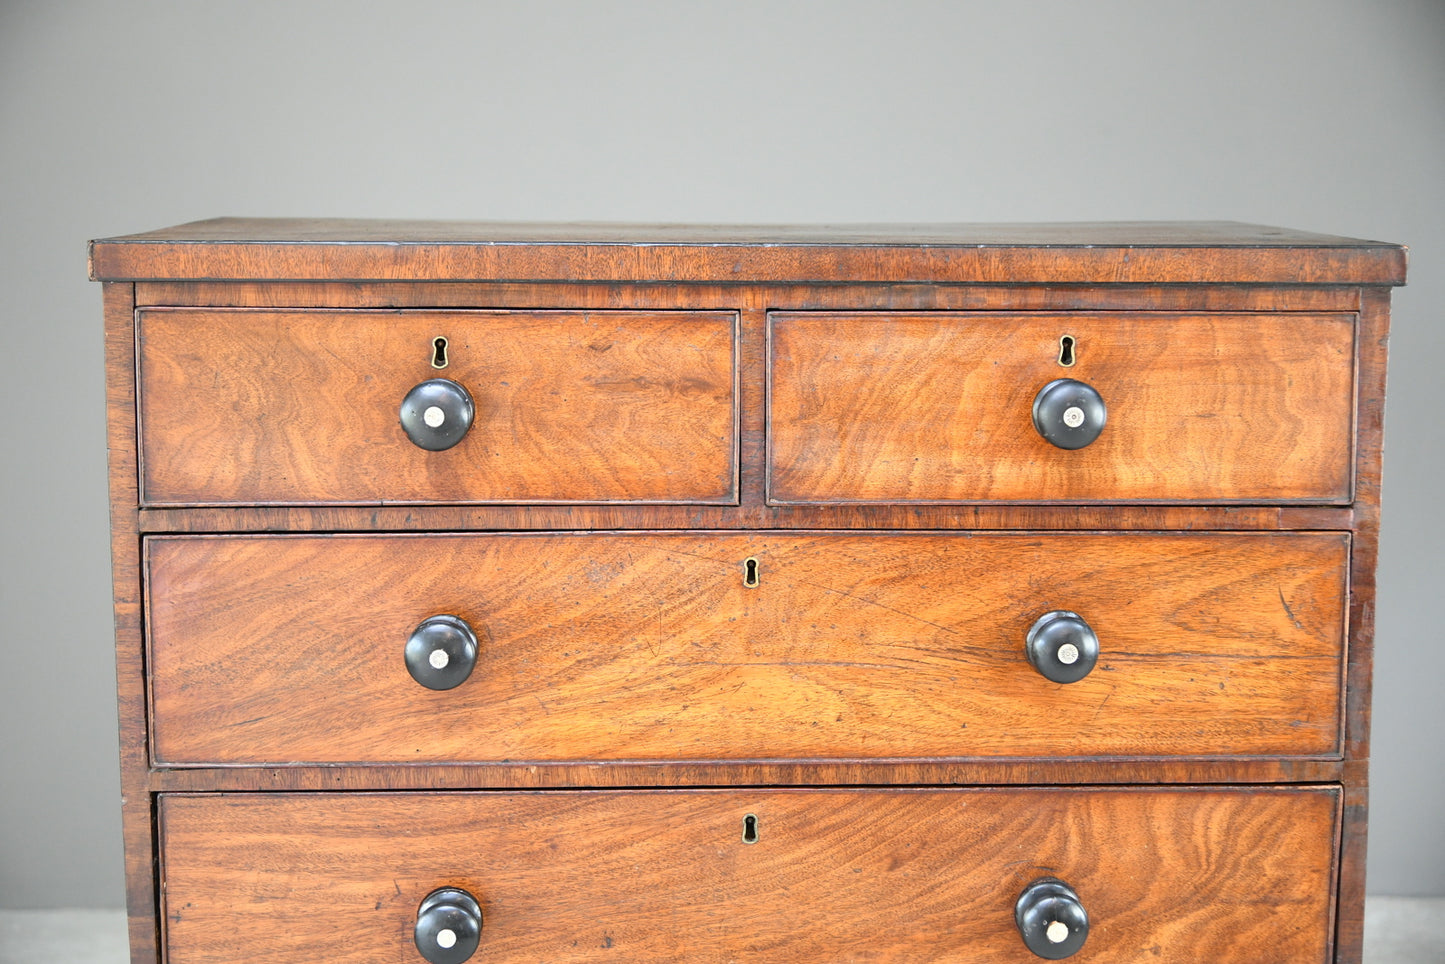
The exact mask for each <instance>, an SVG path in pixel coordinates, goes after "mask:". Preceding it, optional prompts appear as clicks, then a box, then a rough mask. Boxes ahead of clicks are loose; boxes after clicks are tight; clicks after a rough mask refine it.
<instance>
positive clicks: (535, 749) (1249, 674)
mask: <svg viewBox="0 0 1445 964" xmlns="http://www.w3.org/2000/svg"><path fill="white" fill-rule="evenodd" d="M748 560H752V561H753V566H754V568H752V569H751V570H750V567H749V565H748ZM1348 561H1349V537H1348V535H1347V534H1344V533H1192V534H1191V533H984V534H969V533H953V534H938V533H910V534H856V533H855V534H837V533H832V534H830V533H789V534H778V533H757V534H749V535H744V534H727V533H697V534H669V533H598V534H561V533H533V534H471V535H400V534H397V535H350V536H347V535H335V536H323V535H315V536H157V537H151V538H149V539H148V540H147V543H146V564H147V568H148V598H147V618H146V625H147V629H148V633H149V650H150V651H149V666H150V668H151V670H152V681H151V687H152V692H151V708H152V713H153V719H152V738H153V751H154V754H155V759H156V760H157V762H159V763H162V764H168V765H202V764H208V763H222V764H262V763H267V764H285V763H301V762H313V763H346V762H358V763H388V762H399V763H410V762H421V761H441V762H488V761H513V762H519V761H584V760H592V761H598V760H609V761H625V760H756V759H781V760H807V759H878V758H900V757H903V758H936V757H945V758H951V757H964V758H967V757H973V758H1000V757H1018V756H1026V757H1048V758H1051V759H1057V758H1070V757H1088V756H1097V755H1108V756H1127V757H1169V756H1202V757H1237V756H1256V755H1290V756H1317V757H1318V756H1332V755H1336V754H1337V753H1338V752H1339V740H1340V719H1341V717H1340V714H1341V710H1340V703H1341V678H1342V666H1343V655H1344V654H1343V640H1344V638H1345V620H1346V614H1345V597H1346V573H1347V570H1348ZM750 572H751V573H752V575H753V576H754V577H755V581H756V583H757V584H756V585H755V586H749V585H747V584H746V582H748V581H749V578H748V577H749V573H750ZM1057 611H1069V612H1073V613H1076V614H1078V615H1079V616H1080V617H1081V618H1082V619H1083V620H1085V621H1086V622H1087V624H1088V625H1089V626H1090V627H1091V628H1092V630H1093V631H1094V632H1095V633H1096V634H1097V637H1098V640H1099V649H1100V655H1099V657H1098V662H1097V665H1096V666H1095V667H1094V669H1093V670H1092V672H1090V673H1089V674H1088V675H1087V676H1085V677H1084V678H1083V679H1081V680H1079V681H1077V682H1073V683H1067V684H1060V683H1057V682H1051V681H1050V680H1048V679H1046V678H1044V676H1042V675H1041V674H1040V673H1039V672H1037V671H1035V669H1034V668H1033V666H1032V665H1031V664H1030V662H1029V660H1028V659H1027V658H1026V657H1025V639H1026V635H1027V634H1028V632H1029V630H1030V628H1031V627H1032V626H1033V624H1034V623H1035V621H1036V620H1038V619H1039V618H1040V616H1042V615H1044V614H1047V613H1050V612H1057ZM437 615H449V616H455V617H459V618H460V619H462V620H464V621H465V622H466V623H467V624H468V625H469V626H470V627H471V630H472V632H473V633H474V635H475V637H476V638H477V641H478V643H479V652H478V654H477V656H476V660H475V666H474V668H473V669H472V671H471V673H470V675H469V676H467V677H466V679H465V681H464V682H462V683H461V684H460V685H457V686H455V688H452V689H446V690H434V689H429V688H427V687H425V686H423V685H421V684H419V683H418V682H417V681H415V680H414V679H413V678H412V675H411V674H410V671H409V669H408V666H407V664H406V661H405V659H404V650H405V648H406V645H407V642H408V638H409V637H410V636H411V634H412V633H413V630H414V629H416V628H417V627H418V626H420V625H421V624H422V623H423V621H425V620H427V619H429V618H430V617H432V616H437Z"/></svg>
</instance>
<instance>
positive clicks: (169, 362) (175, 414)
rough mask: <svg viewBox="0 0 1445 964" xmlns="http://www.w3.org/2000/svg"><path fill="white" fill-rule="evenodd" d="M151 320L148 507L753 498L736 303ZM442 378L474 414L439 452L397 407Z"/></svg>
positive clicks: (183, 314)
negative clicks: (746, 476)
mask: <svg viewBox="0 0 1445 964" xmlns="http://www.w3.org/2000/svg"><path fill="white" fill-rule="evenodd" d="M137 325H138V330H139V336H138V337H139V345H140V358H139V367H140V376H139V377H140V391H141V400H140V425H141V468H142V493H141V495H142V498H143V499H144V501H145V502H146V503H147V504H150V505H163V504H247V503H278V502H314V503H326V502H342V503H348V502H349V503H379V502H392V503H396V502H402V503H406V502H493V503H495V502H612V501H619V502H734V501H736V499H737V495H736V446H737V432H736V418H737V411H736V406H735V391H736V388H735V383H736V377H737V376H736V350H735V344H734V343H735V316H734V315H733V314H731V313H724V312H711V313H705V312H672V313H665V312H657V313H648V314H636V313H626V312H619V313H597V312H581V313H578V312H540V311H539V312H480V311H478V312H463V311H448V312H432V311H416V312H405V313H397V312H366V313H362V312H344V311H342V312H320V311H318V312H269V311H226V310H207V311H188V310H183V309H176V310H147V311H142V312H140V313H139V316H138V319H137ZM439 336H440V337H445V338H446V339H447V340H448V348H447V356H448V357H447V360H448V366H447V367H446V369H444V370H437V369H435V368H433V366H432V356H433V350H432V346H433V341H434V339H435V338H437V337H439ZM437 377H444V378H448V379H451V380H453V381H456V382H458V383H460V384H462V385H463V386H465V387H466V388H467V390H468V392H469V393H470V394H471V395H472V397H473V400H474V402H475V404H476V408H477V415H476V422H475V423H474V424H473V426H472V429H471V431H469V432H468V433H467V435H466V436H465V437H464V438H463V439H462V440H461V442H460V443H459V444H458V445H456V446H455V447H454V448H452V449H449V450H446V451H443V452H428V451H425V450H423V449H421V448H418V447H417V446H415V445H413V444H412V443H411V442H410V441H409V440H408V439H407V437H406V435H405V433H404V432H403V431H402V429H401V425H400V422H399V420H398V415H397V412H398V409H399V407H400V405H401V401H402V398H403V397H405V395H406V393H407V392H408V391H410V390H411V388H412V386H414V385H416V384H417V383H419V382H421V381H424V380H426V379H429V378H437Z"/></svg>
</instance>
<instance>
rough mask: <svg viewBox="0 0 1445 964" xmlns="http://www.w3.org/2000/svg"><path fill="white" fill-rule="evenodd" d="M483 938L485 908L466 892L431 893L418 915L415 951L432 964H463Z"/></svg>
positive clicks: (456, 890)
mask: <svg viewBox="0 0 1445 964" xmlns="http://www.w3.org/2000/svg"><path fill="white" fill-rule="evenodd" d="M481 937H482V908H481V905H480V904H478V903H477V899H476V898H475V897H473V896H472V895H471V894H469V893H467V892H466V891H464V890H458V889H457V888H455V887H443V888H442V889H441V890H435V891H432V892H431V893H430V894H428V895H427V897H426V899H425V900H423V901H422V902H421V906H420V907H418V908H417V911H416V935H415V937H414V938H413V939H414V940H415V941H416V949H417V950H418V951H420V952H421V956H422V957H424V958H426V959H427V960H428V961H430V962H431V964H462V961H465V960H466V959H467V958H469V957H471V956H472V954H473V953H474V952H475V951H476V949H477V943H478V942H479V941H480V940H481Z"/></svg>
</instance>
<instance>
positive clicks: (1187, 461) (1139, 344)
mask: <svg viewBox="0 0 1445 964" xmlns="http://www.w3.org/2000/svg"><path fill="white" fill-rule="evenodd" d="M769 331H770V338H771V344H770V352H769V357H770V375H769V378H770V385H769V388H770V390H769V418H768V425H769V452H768V459H769V461H768V470H769V481H768V486H769V488H768V492H769V498H770V500H771V501H772V502H774V503H809V502H822V503H827V502H982V501H1014V502H1055V501H1063V502H1115V501H1146V502H1147V501H1160V502H1233V503H1261V502H1264V503H1290V502H1315V503H1334V504H1343V503H1347V502H1349V501H1350V498H1351V492H1352V487H1353V486H1352V473H1351V462H1352V444H1353V435H1354V429H1353V425H1354V383H1355V362H1354V354H1355V353H1354V342H1355V316H1354V315H1353V314H1293V313H1291V314H1284V313H1260V314H1205V315H1182V314H1156V313H1145V312H1131V313H1117V312H1115V313H1102V312H1073V313H1067V314H1063V313H1059V314H1026V315H1024V314H995V313H986V312H980V313H972V314H966V315H965V314H943V313H935V314H924V315H901V314H835V313H818V312H813V313H786V312H783V313H774V314H773V315H771V316H770V328H769ZM1064 336H1068V337H1070V338H1071V339H1072V345H1071V349H1070V354H1071V355H1072V358H1071V359H1067V360H1072V361H1073V365H1072V366H1071V367H1063V366H1062V365H1061V364H1060V361H1061V351H1062V350H1061V344H1060V342H1061V339H1062V338H1063V337H1064ZM1061 378H1068V379H1074V380H1077V381H1081V382H1084V383H1086V384H1088V385H1090V386H1092V387H1093V388H1094V389H1095V390H1096V391H1097V392H1098V394H1099V396H1100V397H1101V398H1102V400H1103V403H1104V407H1105V411H1106V421H1105V423H1104V428H1103V431H1102V434H1100V435H1099V436H1098V438H1097V439H1096V440H1094V441H1093V442H1092V443H1091V444H1088V445H1086V446H1085V447H1083V448H1078V449H1074V450H1066V449H1063V448H1057V447H1055V446H1054V445H1053V444H1051V443H1050V442H1048V441H1045V440H1044V438H1043V437H1042V436H1041V434H1040V432H1039V431H1038V430H1037V429H1036V428H1035V426H1034V420H1033V410H1034V403H1035V399H1036V397H1037V396H1038V395H1039V393H1040V390H1041V389H1042V388H1043V387H1044V386H1045V385H1047V384H1049V383H1050V382H1052V381H1054V380H1055V379H1061ZM1081 411H1082V410H1081Z"/></svg>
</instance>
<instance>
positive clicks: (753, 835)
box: [743, 813, 758, 844]
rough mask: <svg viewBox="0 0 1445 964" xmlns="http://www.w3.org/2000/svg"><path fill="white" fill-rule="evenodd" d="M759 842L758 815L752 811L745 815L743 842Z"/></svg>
mask: <svg viewBox="0 0 1445 964" xmlns="http://www.w3.org/2000/svg"><path fill="white" fill-rule="evenodd" d="M757 842H758V815H757V814H755V813H750V814H748V815H747V816H746V817H743V843H746V844H754V843H757Z"/></svg>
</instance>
